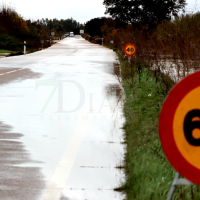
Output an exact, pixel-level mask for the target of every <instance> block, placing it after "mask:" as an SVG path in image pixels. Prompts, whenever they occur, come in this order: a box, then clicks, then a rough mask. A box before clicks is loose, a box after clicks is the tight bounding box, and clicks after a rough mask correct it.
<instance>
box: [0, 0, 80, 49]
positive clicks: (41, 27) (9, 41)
mask: <svg viewBox="0 0 200 200" xmlns="http://www.w3.org/2000/svg"><path fill="white" fill-rule="evenodd" d="M83 28H84V25H83V24H80V23H79V22H77V21H76V20H74V19H73V18H70V19H61V20H57V19H56V18H55V19H48V18H46V19H38V20H35V21H33V20H25V19H24V18H23V17H22V16H21V15H20V14H18V13H17V12H16V11H15V9H14V8H13V7H11V6H8V5H6V4H4V3H2V4H0V49H5V50H10V51H15V52H17V51H23V46H24V41H26V44H27V45H26V46H27V51H28V52H34V51H38V50H40V49H41V48H42V44H41V40H44V43H43V48H47V47H49V46H50V39H52V40H53V39H54V38H56V39H60V38H61V37H63V35H65V34H66V33H67V32H70V31H73V32H74V33H75V34H77V33H79V31H80V29H83ZM51 32H54V33H55V36H54V37H52V36H51Z"/></svg>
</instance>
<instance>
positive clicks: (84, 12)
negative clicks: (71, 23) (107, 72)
mask: <svg viewBox="0 0 200 200" xmlns="http://www.w3.org/2000/svg"><path fill="white" fill-rule="evenodd" d="M2 2H4V3H6V4H7V5H9V4H11V5H12V6H13V7H14V8H15V9H16V11H17V12H18V13H19V14H20V15H22V17H24V18H25V19H33V20H35V19H41V18H49V19H50V18H57V19H61V18H62V19H67V18H71V17H72V18H73V19H75V20H76V21H78V22H80V23H84V22H86V21H89V20H90V19H92V18H95V17H102V16H105V15H104V12H105V6H104V5H103V0H55V1H51V0H6V1H5V0H0V3H2ZM195 2H197V8H198V9H199V10H200V0H187V3H188V9H189V10H190V11H192V10H194V9H195Z"/></svg>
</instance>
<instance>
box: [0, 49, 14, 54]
mask: <svg viewBox="0 0 200 200" xmlns="http://www.w3.org/2000/svg"><path fill="white" fill-rule="evenodd" d="M11 52H12V51H9V50H3V49H0V53H11Z"/></svg>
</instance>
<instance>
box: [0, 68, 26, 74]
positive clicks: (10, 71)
mask: <svg viewBox="0 0 200 200" xmlns="http://www.w3.org/2000/svg"><path fill="white" fill-rule="evenodd" d="M23 69H25V68H21V69H17V70H13V71H9V72H5V73H4V74H0V76H3V75H5V74H9V73H13V72H16V71H19V70H23Z"/></svg>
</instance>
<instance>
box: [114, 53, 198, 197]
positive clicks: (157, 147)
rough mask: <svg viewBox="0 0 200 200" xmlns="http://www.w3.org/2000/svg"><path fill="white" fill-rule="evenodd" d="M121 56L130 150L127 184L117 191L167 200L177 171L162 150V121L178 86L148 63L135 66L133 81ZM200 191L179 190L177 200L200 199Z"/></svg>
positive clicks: (127, 149)
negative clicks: (172, 91) (168, 96)
mask: <svg viewBox="0 0 200 200" xmlns="http://www.w3.org/2000/svg"><path fill="white" fill-rule="evenodd" d="M117 53H118V57H119V60H120V65H121V76H122V77H121V78H122V80H123V82H122V84H123V87H124V92H125V101H124V115H125V119H126V122H125V124H124V127H123V128H124V132H125V133H124V141H125V144H126V146H127V148H126V154H125V159H124V165H123V166H122V168H124V170H125V174H126V182H125V183H124V184H123V185H122V186H121V187H120V188H117V189H116V190H117V191H121V192H124V193H125V194H126V195H127V199H128V200H141V199H142V200H150V199H151V200H161V199H163V200H164V199H166V197H167V194H168V192H169V190H170V187H171V184H172V181H173V179H174V175H175V170H174V169H173V168H172V166H171V165H170V163H169V162H168V160H167V158H166V157H165V155H164V153H163V151H162V148H161V144H160V139H159V134H158V118H159V113H160V110H161V107H162V104H163V101H164V99H165V97H166V93H167V92H168V90H169V89H170V87H172V86H173V85H174V82H173V81H172V80H171V79H170V77H168V76H167V75H164V74H160V75H159V76H155V71H153V70H150V69H149V68H148V65H147V64H145V63H135V64H133V65H132V67H133V71H134V74H133V77H132V75H131V70H130V64H129V63H128V62H127V58H123V56H124V55H123V53H122V52H121V51H117ZM133 63H134V62H133ZM157 73H158V72H157ZM132 80H133V82H132ZM163 80H164V81H163ZM166 83H167V85H169V86H170V87H166ZM199 190H200V188H199V186H192V187H191V186H179V187H177V190H176V192H175V195H174V198H173V199H174V200H179V199H181V200H186V199H187V200H190V199H195V200H197V199H200V194H199V193H198V191H199Z"/></svg>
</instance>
